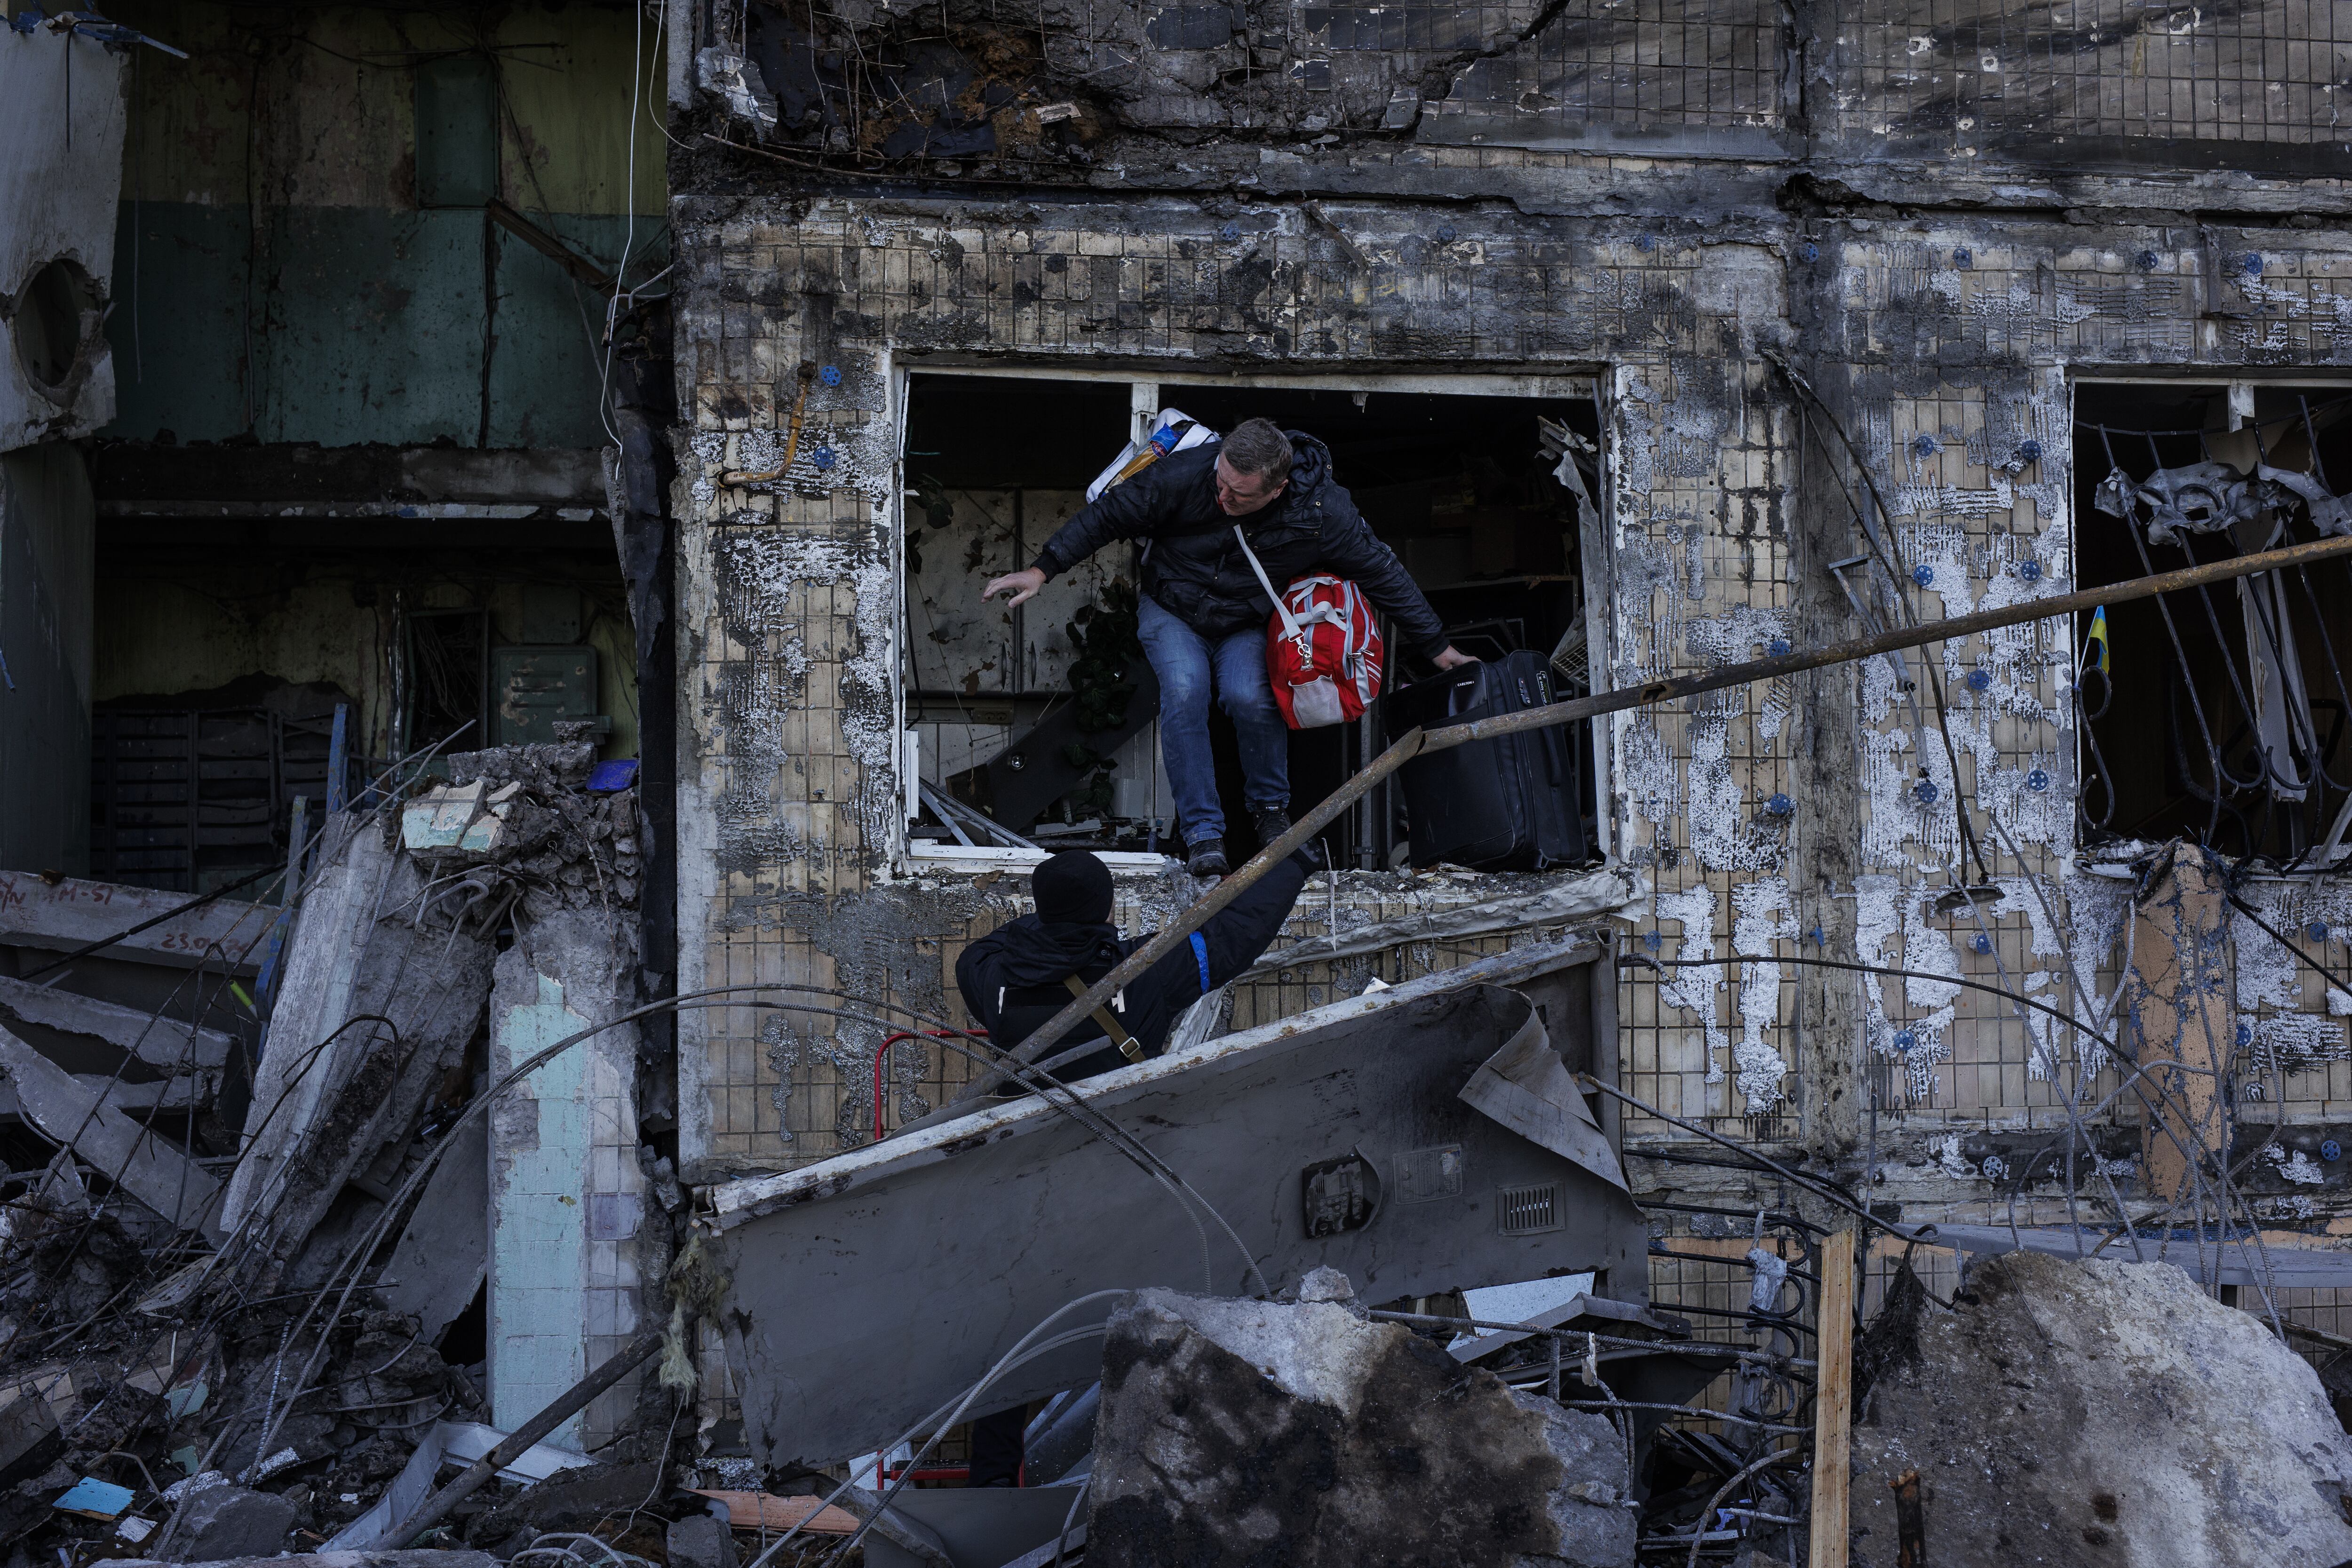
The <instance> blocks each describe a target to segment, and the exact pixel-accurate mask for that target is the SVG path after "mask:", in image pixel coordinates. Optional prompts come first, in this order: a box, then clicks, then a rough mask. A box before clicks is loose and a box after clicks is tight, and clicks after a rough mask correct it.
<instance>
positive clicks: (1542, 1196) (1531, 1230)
mask: <svg viewBox="0 0 2352 1568" xmlns="http://www.w3.org/2000/svg"><path fill="white" fill-rule="evenodd" d="M1495 1228H1496V1231H1497V1232H1499V1233H1500V1234H1502V1235H1504V1236H1534V1235H1537V1234H1538V1233H1540V1232H1542V1231H1547V1230H1558V1229H1559V1183H1558V1182H1544V1183H1541V1184H1537V1185H1534V1186H1526V1187H1502V1188H1498V1189H1496V1193H1495Z"/></svg>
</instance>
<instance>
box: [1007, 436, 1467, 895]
mask: <svg viewBox="0 0 2352 1568" xmlns="http://www.w3.org/2000/svg"><path fill="white" fill-rule="evenodd" d="M1237 535H1238V536H1242V537H1245V538H1246V539H1247V541H1248V544H1249V550H1250V552H1253V553H1255V555H1256V556H1257V559H1258V561H1259V563H1260V564H1262V565H1263V566H1264V567H1265V574H1266V578H1267V580H1268V581H1269V582H1272V583H1275V584H1288V583H1291V582H1294V581H1296V580H1297V579H1298V578H1300V577H1304V576H1307V575H1309V574H1313V573H1317V572H1328V573H1331V574H1334V575H1337V576H1340V577H1348V578H1353V579H1354V580H1355V582H1356V583H1357V584H1358V585H1359V586H1360V587H1361V588H1362V589H1363V591H1364V596H1365V597H1367V598H1369V599H1370V601H1371V602H1372V604H1373V605H1375V606H1377V607H1378V608H1380V609H1381V610H1382V611H1385V612H1386V613H1387V615H1388V616H1389V618H1390V621H1391V624H1392V625H1393V626H1395V627H1396V629H1397V630H1398V631H1399V632H1400V633H1401V634H1402V636H1403V637H1404V638H1405V639H1406V640H1407V641H1408V642H1409V643H1411V644H1412V646H1413V647H1415V648H1416V649H1418V650H1419V651H1420V652H1421V653H1422V654H1423V655H1424V656H1425V657H1427V658H1430V659H1431V660H1432V661H1433V662H1434V663H1435V664H1436V666H1437V668H1440V669H1451V668H1454V667H1455V666H1456V665H1463V664H1468V663H1470V662H1471V659H1470V658H1469V656H1468V655H1466V654H1463V653H1461V652H1458V651H1456V650H1455V648H1454V647H1453V645H1452V644H1450V643H1449V642H1447V641H1446V637H1445V627H1444V623H1442V622H1441V621H1439V619H1438V618H1437V612H1436V611H1434V610H1433V609H1431V608H1430V607H1429V601H1428V600H1427V599H1426V598H1424V597H1423V595H1422V592H1421V589H1420V588H1419V587H1418V586H1417V585H1415V584H1414V583H1413V580H1412V575H1411V574H1408V573H1407V572H1406V571H1405V569H1404V563H1402V562H1401V561H1399V560H1398V559H1397V557H1396V552H1395V551H1393V550H1391V549H1390V548H1389V547H1388V545H1387V544H1386V543H1384V542H1382V541H1381V538H1380V536H1379V535H1377V534H1375V533H1374V532H1373V531H1371V528H1370V525H1369V524H1367V523H1366V522H1365V521H1364V520H1363V517H1362V516H1361V514H1360V513H1359V512H1358V511H1357V510H1356V503H1355V502H1354V500H1351V499H1350V498H1349V495H1348V492H1347V490H1346V489H1344V488H1343V487H1341V486H1340V485H1339V483H1338V482H1337V481H1336V480H1334V479H1332V477H1331V453H1330V451H1329V449H1328V447H1325V446H1324V445H1323V443H1322V442H1320V441H1318V440H1317V439H1316V438H1315V437H1312V436H1309V435H1307V434H1305V433H1304V432H1302V431H1297V430H1293V431H1289V432H1287V433H1285V432H1284V431H1282V430H1279V429H1277V428H1276V426H1274V424H1273V422H1272V421H1270V420H1265V419H1251V420H1246V421H1244V423H1243V424H1241V425H1240V426H1236V427H1235V428H1234V433H1233V434H1232V435H1230V436H1228V437H1225V438H1224V440H1223V442H1222V443H1219V442H1210V443H1208V444H1206V445H1203V446H1200V447H1192V449H1190V450H1189V451H1183V452H1178V453H1176V454H1174V455H1173V456H1171V457H1167V458H1160V460H1159V461H1158V462H1156V463H1154V464H1152V465H1151V466H1150V468H1145V469H1144V470H1143V471H1142V472H1141V473H1139V474H1138V475H1137V476H1136V477H1135V478H1133V479H1129V480H1128V481H1127V482H1126V483H1124V484H1119V485H1114V486H1113V487H1112V488H1110V489H1107V490H1105V491H1103V493H1102V495H1101V497H1100V498H1099V499H1098V500H1096V501H1095V503H1094V504H1093V505H1091V506H1089V507H1087V508H1086V509H1085V510H1082V511H1080V512H1079V513H1078V514H1077V515H1076V516H1075V517H1073V518H1071V519H1070V521H1067V522H1066V523H1064V524H1063V525H1062V526H1061V527H1060V528H1059V529H1057V530H1055V533H1054V536H1053V537H1052V538H1051V539H1049V540H1047V541H1046V542H1045V548H1044V549H1042V550H1040V551H1039V552H1037V559H1036V560H1035V561H1034V562H1033V563H1031V564H1030V566H1029V567H1028V568H1027V570H1025V571H1021V572H1014V573H1012V574H1008V575H1006V576H1003V577H999V578H997V579H995V580H994V581H993V582H991V583H990V584H988V585H987V586H986V587H985V588H983V589H982V591H981V598H982V600H983V601H985V600H988V599H991V598H993V597H995V596H996V595H998V594H1006V595H1011V597H1010V598H1008V599H1007V600H1006V607H1007V608H1010V607H1011V606H1012V605H1018V604H1020V603H1021V602H1022V601H1024V599H1027V598H1029V597H1030V596H1031V595H1034V594H1035V593H1036V592H1037V591H1038V590H1039V589H1040V588H1043V587H1044V586H1045V584H1046V583H1047V582H1048V581H1049V580H1051V579H1052V578H1054V577H1055V576H1056V575H1058V574H1061V573H1063V572H1066V571H1068V570H1069V569H1070V568H1071V567H1073V566H1075V565H1076V564H1077V563H1079V562H1081V561H1083V560H1085V559H1086V558H1087V556H1089V555H1092V554H1093V553H1094V552H1096V551H1097V550H1099V549H1101V548H1102V547H1103V546H1104V545H1106V544H1108V543H1110V542H1112V541H1114V540H1120V539H1142V540H1148V541H1150V543H1149V545H1148V546H1147V549H1146V553H1145V555H1144V558H1143V584H1142V595H1141V603H1140V605H1139V626H1137V633H1138V635H1139V637H1141V638H1142V639H1143V648H1144V652H1145V654H1146V655H1147V656H1148V657H1149V658H1150V660H1151V670H1152V673H1153V674H1154V675H1156V676H1158V677H1159V678H1160V749H1161V752H1162V754H1163V755H1164V757H1165V758H1166V761H1167V764H1168V783H1169V785H1170V788H1171V790H1172V791H1173V793H1174V795H1175V796H1176V810H1177V814H1178V815H1179V816H1181V818H1182V820H1183V831H1184V844H1185V865H1186V868H1187V869H1189V870H1190V871H1191V872H1192V874H1193V875H1194V876H1196V877H1222V876H1223V875H1224V874H1225V873H1226V872H1227V871H1228V870H1230V869H1231V868H1232V867H1231V863H1230V862H1229V861H1228V860H1227V858H1226V856H1225V846H1224V836H1225V816H1224V810H1223V806H1222V805H1220V803H1219V801H1218V799H1217V779H1216V768H1215V764H1214V763H1213V762H1212V761H1211V759H1210V755H1209V696H1210V692H1211V691H1212V689H1214V691H1215V693H1216V695H1217V698H1218V700H1220V701H1222V702H1223V704H1224V709H1225V711H1226V712H1227V713H1228V714H1230V715H1232V717H1233V721H1234V731H1235V733H1236V735H1237V736H1238V738H1239V740H1240V743H1241V758H1242V775H1243V781H1244V782H1243V792H1242V794H1243V802H1244V805H1247V806H1248V807H1249V811H1250V816H1251V817H1252V819H1253V820H1254V822H1255V826H1256V827H1257V833H1258V838H1259V841H1260V842H1261V843H1266V844H1271V843H1273V842H1274V840H1275V839H1276V837H1279V836H1280V835H1282V834H1283V833H1286V832H1287V831H1288V830H1289V828H1290V735H1289V731H1288V729H1287V727H1286V725H1285V724H1284V723H1283V721H1282V710H1280V709H1279V708H1277V707H1276V705H1275V700H1274V689H1273V686H1272V684H1271V683H1270V682H1269V680H1268V679H1267V677H1266V669H1265V628H1266V621H1267V619H1268V618H1269V617H1270V616H1272V615H1273V614H1274V602H1273V601H1272V600H1271V599H1269V598H1268V597H1267V596H1266V594H1265V589H1264V588H1263V587H1261V586H1260V585H1259V584H1258V579H1257V574H1256V573H1255V572H1253V571H1252V570H1251V569H1250V563H1249V558H1248V556H1247V555H1244V553H1243V551H1242V548H1241V545H1240V543H1239V542H1238V539H1237V537H1236V536H1237Z"/></svg>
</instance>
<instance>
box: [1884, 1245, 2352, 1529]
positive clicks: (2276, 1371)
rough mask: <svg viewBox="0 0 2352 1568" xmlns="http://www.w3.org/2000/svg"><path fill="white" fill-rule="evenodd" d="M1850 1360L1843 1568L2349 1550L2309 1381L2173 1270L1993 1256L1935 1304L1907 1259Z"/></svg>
mask: <svg viewBox="0 0 2352 1568" xmlns="http://www.w3.org/2000/svg"><path fill="white" fill-rule="evenodd" d="M1859 1352H1860V1355H1859V1363H1858V1370H1857V1380H1858V1381H1861V1380H1863V1379H1865V1378H1866V1379H1867V1383H1866V1386H1864V1387H1862V1388H1860V1389H1859V1390H1858V1393H1859V1396H1860V1397H1859V1411H1860V1415H1859V1421H1858V1424H1857V1425H1856V1426H1855V1428H1854V1433H1853V1532H1852V1553H1851V1557H1850V1559H1849V1561H1850V1562H1851V1563H1853V1568H1897V1565H1898V1564H1904V1563H1927V1562H1932V1563H1936V1564H1937V1568H1977V1565H1979V1564H1981V1565H1983V1568H2010V1565H2011V1564H2014V1563H2049V1564H2053V1565H2060V1564H2077V1563H2080V1564H2095V1563H2130V1564H2134V1565H2135V1568H2202V1565H2204V1564H2209V1563H2230V1564H2231V1565H2232V1568H2290V1565H2295V1568H2307V1565H2309V1564H2314V1563H2326V1564H2336V1563H2345V1562H2347V1561H2352V1436H2347V1435H2346V1433H2345V1430H2344V1428H2343V1426H2342V1425H2341V1424H2340V1423H2339V1422H2338V1421H2337V1420H2336V1415H2335V1413H2334V1412H2333V1411H2332V1410H2331V1409H2330V1408H2329V1405H2328V1401H2327V1397H2326V1393H2325V1391H2324V1390H2323V1388H2322V1387H2321V1384H2320V1379H2319V1376H2318V1374H2317V1373H2315V1372H2314V1371H2313V1369H2312V1367H2311V1365H2310V1363H2307V1362H2305V1361H2304V1360H2303V1359H2301V1358H2300V1357H2298V1356H2297V1355H2295V1353H2294V1352H2293V1351H2292V1350H2290V1349H2289V1348H2288V1347H2287V1346H2286V1345H2284V1344H2283V1343H2282V1342H2280V1341H2279V1339H2278V1337H2277V1336H2276V1335H2275V1334H2274V1333H2273V1332H2272V1331H2271V1330H2270V1328H2269V1326H2268V1325H2267V1324H2266V1323H2264V1322H2263V1320H2262V1319H2261V1318H2259V1317H2256V1316H2254V1315H2253V1314H2252V1313H2249V1312H2243V1311H2240V1310H2236V1309H2234V1308H2231V1307H2228V1306H2224V1305H2223V1304H2222V1303H2221V1302H2219V1301H2217V1300H2213V1299H2212V1298H2211V1297H2210V1296H2209V1295H2207V1294H2206V1293H2205V1292H2204V1291H2202V1290H2200V1289H2198V1288H2197V1286H2196V1284H2195V1282H2194V1281H2192V1280H2191V1279H2189V1276H2188V1275H2187V1274H2186V1273H2184V1272H2182V1270H2181V1268H2179V1267H2177V1266H2176V1265H2175V1264H2173V1263H2169V1262H2167V1263H2157V1262H2147V1263H2130V1262H2120V1261H2112V1260H2109V1259H2107V1258H2086V1259H2082V1260H2077V1259H2074V1258H2053V1257H2049V1256H2046V1255H2043V1254H2041V1253H2034V1252H2022V1251H2021V1252H2011V1253H2007V1254H2004V1255H2002V1256H2000V1257H1998V1258H1991V1259H1990V1260H1988V1261H1986V1262H1984V1263H1981V1264H1979V1265H1978V1266H1977V1267H1976V1268H1973V1269H1972V1270H1970V1271H1969V1276H1968V1279H1967V1280H1966V1283H1965V1284H1964V1286H1963V1287H1962V1289H1961V1290H1960V1291H1959V1292H1958V1294H1957V1295H1956V1296H1955V1297H1954V1298H1953V1300H1952V1301H1951V1302H1950V1303H1949V1304H1948V1305H1947V1304H1944V1303H1941V1302H1937V1301H1936V1300H1932V1299H1931V1298H1930V1297H1929V1295H1928V1293H1927V1290H1926V1289H1925V1288H1924V1287H1923V1286H1921V1285H1920V1283H1919V1281H1918V1279H1917V1278H1916V1276H1914V1275H1911V1274H1909V1273H1908V1271H1907V1270H1906V1271H1905V1272H1903V1273H1901V1274H1899V1275H1898V1276H1897V1277H1896V1282H1895V1285H1894V1286H1893V1287H1892V1288H1891V1289H1890V1290H1889V1293H1888V1300H1887V1303H1886V1306H1885V1310H1882V1311H1881V1313H1880V1314H1879V1315H1878V1317H1877V1318H1876V1319H1874V1321H1873V1325H1872V1328H1871V1331H1869V1333H1867V1334H1866V1335H1865V1336H1864V1341H1863V1342H1862V1344H1861V1346H1860V1347H1859Z"/></svg>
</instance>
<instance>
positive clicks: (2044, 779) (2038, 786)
mask: <svg viewBox="0 0 2352 1568" xmlns="http://www.w3.org/2000/svg"><path fill="white" fill-rule="evenodd" d="M2025 787H2026V788H2028V789H2030V790H2032V792H2033V793H2034V794H2036V795H2040V794H2042V792H2043V791H2044V790H2047V789H2048V788H2049V787H2050V775H2049V774H2048V773H2045V772H2043V771H2042V769H2040V768H2036V769H2034V770H2033V771H2032V773H2028V774H2026V775H2025Z"/></svg>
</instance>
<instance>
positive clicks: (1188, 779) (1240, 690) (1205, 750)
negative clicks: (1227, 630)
mask: <svg viewBox="0 0 2352 1568" xmlns="http://www.w3.org/2000/svg"><path fill="white" fill-rule="evenodd" d="M1138 610H1139V615H1138V617H1137V618H1138V623H1139V624H1138V625H1137V626H1136V634H1137V635H1138V636H1139V637H1141V638H1142V639H1143V652H1144V655H1145V657H1146V658H1150V660H1151V673H1152V674H1154V675H1156V676H1158V677H1159V678H1160V754H1161V756H1162V758H1163V759H1164V760H1165V762H1166V763H1167V766H1168V784H1169V787H1170V788H1171V790H1173V791H1174V792H1175V795H1176V811H1177V815H1178V816H1181V817H1182V818H1183V823H1184V842H1185V843H1187V844H1198V843H1199V842H1201V840H1202V839H1203V838H1222V837H1224V836H1225V814H1224V811H1223V808H1222V807H1220V806H1219V805H1218V804H1217V764H1216V763H1215V761H1214V760H1213V759H1212V758H1211V756H1210V754H1209V689H1210V687H1211V686H1212V685H1214V687H1215V688H1216V693H1217V699H1218V700H1219V701H1221V702H1223V704H1224V705H1225V711H1226V713H1227V714H1229V715H1230V716H1231V717H1232V719H1233V721H1234V732H1235V734H1236V735H1238V736H1239V738H1240V740H1241V752H1242V781H1243V782H1242V799H1243V801H1244V803H1246V804H1247V805H1248V806H1249V808H1250V809H1251V810H1252V811H1288V810H1289V809H1290V727H1289V726H1288V725H1287V724H1285V723H1284V722H1283V721H1282V710H1281V709H1279V708H1277V707H1276V706H1275V704H1274V686H1273V683H1272V682H1271V681H1269V680H1268V679H1266V674H1265V632H1264V631H1246V632H1235V633H1234V635H1233V636H1231V637H1219V638H1218V639H1217V640H1216V641H1214V642H1212V641H1210V640H1209V639H1208V638H1207V637H1202V635H1201V634H1200V633H1198V632H1196V631H1194V630H1193V629H1192V627H1190V626H1186V625H1185V624H1184V623H1183V622H1181V621H1180V620H1178V619H1177V618H1176V617H1175V616H1171V615H1170V614H1169V613H1168V612H1167V611H1166V610H1163V609H1161V608H1160V605H1158V604H1157V603H1156V602H1154V601H1153V599H1152V598H1151V596H1150V595H1148V594H1147V595H1143V596H1142V602H1141V604H1140V605H1139V606H1138Z"/></svg>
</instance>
